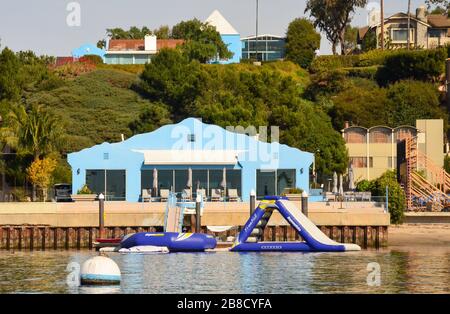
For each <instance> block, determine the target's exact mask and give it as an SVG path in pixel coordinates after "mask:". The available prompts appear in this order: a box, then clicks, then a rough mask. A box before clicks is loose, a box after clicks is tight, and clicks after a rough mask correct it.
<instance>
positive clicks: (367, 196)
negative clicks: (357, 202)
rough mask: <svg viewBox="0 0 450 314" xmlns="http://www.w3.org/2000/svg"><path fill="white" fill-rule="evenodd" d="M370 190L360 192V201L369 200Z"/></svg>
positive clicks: (370, 196)
mask: <svg viewBox="0 0 450 314" xmlns="http://www.w3.org/2000/svg"><path fill="white" fill-rule="evenodd" d="M371 198H372V192H362V201H366V202H370V199H371Z"/></svg>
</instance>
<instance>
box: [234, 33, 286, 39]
mask: <svg viewBox="0 0 450 314" xmlns="http://www.w3.org/2000/svg"><path fill="white" fill-rule="evenodd" d="M260 37H275V38H278V39H286V37H285V36H279V35H273V34H258V38H260ZM255 38H256V35H252V36H247V37H243V38H241V40H248V39H255Z"/></svg>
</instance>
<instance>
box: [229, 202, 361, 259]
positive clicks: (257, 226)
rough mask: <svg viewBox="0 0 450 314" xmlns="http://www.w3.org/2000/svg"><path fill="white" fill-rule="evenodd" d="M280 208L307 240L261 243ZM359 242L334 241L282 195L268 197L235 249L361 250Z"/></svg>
mask: <svg viewBox="0 0 450 314" xmlns="http://www.w3.org/2000/svg"><path fill="white" fill-rule="evenodd" d="M274 210H277V211H278V212H279V213H280V214H281V215H282V216H283V217H284V219H286V220H287V221H288V222H289V224H290V225H291V226H292V227H293V228H294V229H295V230H296V231H297V232H298V234H299V235H300V236H301V238H302V239H303V240H304V241H303V242H300V241H297V242H261V236H262V234H263V232H264V228H265V227H266V225H267V223H268V221H269V219H270V217H271V216H272V213H273V211H274ZM360 250H361V248H360V247H359V246H358V245H356V244H343V243H338V242H336V241H333V240H331V239H330V238H329V237H328V236H327V235H326V234H324V233H323V232H322V231H321V230H320V229H319V228H318V227H317V226H316V225H315V224H314V223H313V222H312V221H311V220H309V219H308V218H307V217H306V216H305V215H304V214H303V213H302V212H301V210H300V209H299V208H298V207H297V206H295V204H294V203H292V202H290V201H289V200H288V198H286V197H281V196H267V197H265V198H264V200H263V201H261V203H260V204H259V206H258V207H257V208H256V210H255V211H254V213H253V214H252V215H251V217H250V219H249V220H248V221H247V223H246V224H245V225H244V227H243V229H242V231H241V232H240V233H239V235H238V236H237V238H236V241H235V242H234V244H233V247H232V248H231V251H236V252H238V251H241V252H245V251H254V252H262V251H278V252H283V251H303V252H344V251H360Z"/></svg>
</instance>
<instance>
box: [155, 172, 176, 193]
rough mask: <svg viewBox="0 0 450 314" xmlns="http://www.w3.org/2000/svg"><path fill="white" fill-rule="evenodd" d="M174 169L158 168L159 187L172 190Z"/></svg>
mask: <svg viewBox="0 0 450 314" xmlns="http://www.w3.org/2000/svg"><path fill="white" fill-rule="evenodd" d="M172 188H173V170H158V189H159V190H160V191H161V189H164V190H172Z"/></svg>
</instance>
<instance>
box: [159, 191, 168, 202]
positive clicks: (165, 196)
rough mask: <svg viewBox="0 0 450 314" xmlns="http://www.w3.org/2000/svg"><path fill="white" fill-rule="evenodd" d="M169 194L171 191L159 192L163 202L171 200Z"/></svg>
mask: <svg viewBox="0 0 450 314" xmlns="http://www.w3.org/2000/svg"><path fill="white" fill-rule="evenodd" d="M169 192H170V191H169V189H161V190H160V191H159V193H160V195H161V202H164V201H167V199H168V198H169Z"/></svg>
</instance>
